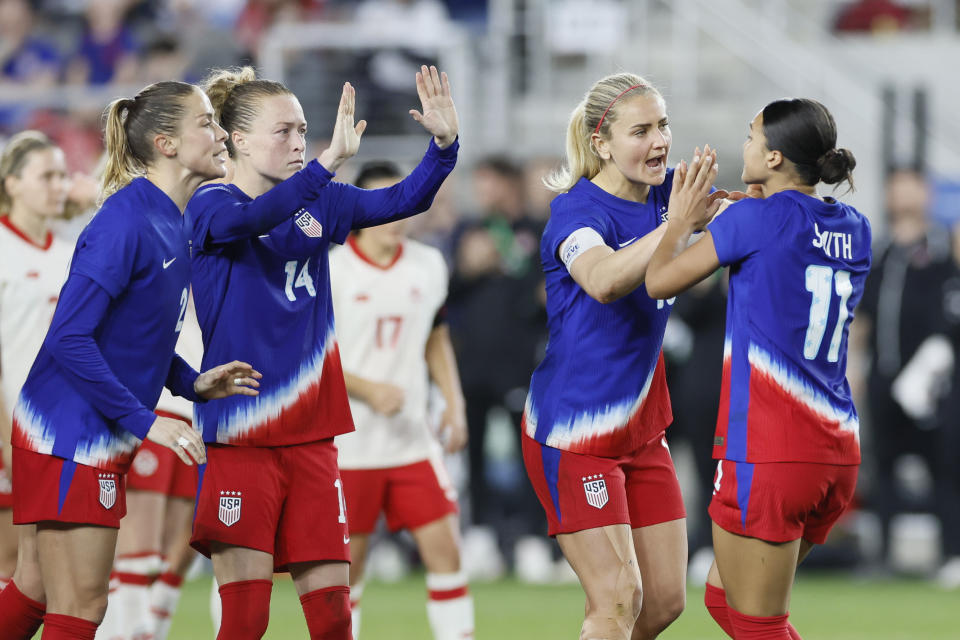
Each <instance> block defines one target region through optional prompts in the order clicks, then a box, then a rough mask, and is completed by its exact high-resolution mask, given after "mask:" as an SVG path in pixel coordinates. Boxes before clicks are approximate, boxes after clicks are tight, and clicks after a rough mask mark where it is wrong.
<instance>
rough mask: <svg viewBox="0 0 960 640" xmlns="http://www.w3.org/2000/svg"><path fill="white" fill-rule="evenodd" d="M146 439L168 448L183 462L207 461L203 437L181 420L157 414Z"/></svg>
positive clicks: (199, 462) (198, 462)
mask: <svg viewBox="0 0 960 640" xmlns="http://www.w3.org/2000/svg"><path fill="white" fill-rule="evenodd" d="M147 440H150V441H152V442H156V443H157V444H159V445H163V446H164V447H166V448H168V449H170V450H171V451H173V452H174V453H175V454H177V457H178V458H180V459H181V460H183V463H184V464H188V465H190V464H193V463H194V462H196V463H197V464H203V463H204V462H206V461H207V451H206V449H205V448H204V446H203V438H201V437H200V434H199V433H198V432H197V430H196V429H194V428H193V427H191V426H190V425H188V424H187V423H186V422H183V421H182V420H175V419H174V418H164V417H163V416H157V418H156V420H154V421H153V425H152V426H151V427H150V430H149V431H147Z"/></svg>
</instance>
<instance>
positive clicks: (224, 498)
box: [217, 491, 243, 527]
mask: <svg viewBox="0 0 960 640" xmlns="http://www.w3.org/2000/svg"><path fill="white" fill-rule="evenodd" d="M242 495H243V494H242V492H240V491H221V492H220V510H219V512H218V514H217V516H218V517H219V518H220V522H222V523H223V524H225V525H227V526H228V527H232V526H233V525H235V524H237V522H238V521H239V520H240V504H241V503H242V502H243V497H242Z"/></svg>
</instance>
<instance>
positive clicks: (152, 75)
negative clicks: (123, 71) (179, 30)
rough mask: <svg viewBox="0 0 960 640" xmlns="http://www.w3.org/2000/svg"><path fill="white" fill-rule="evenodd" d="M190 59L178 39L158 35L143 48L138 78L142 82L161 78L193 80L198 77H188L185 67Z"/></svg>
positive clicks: (151, 81) (150, 81)
mask: <svg viewBox="0 0 960 640" xmlns="http://www.w3.org/2000/svg"><path fill="white" fill-rule="evenodd" d="M189 64H190V61H189V60H188V59H187V56H186V55H184V53H183V49H182V47H181V46H180V43H179V41H178V40H177V39H176V38H174V37H173V36H158V37H156V38H154V39H153V41H151V42H150V44H148V45H147V47H146V48H145V49H144V50H143V56H142V58H141V62H140V68H141V72H140V78H139V79H140V80H142V81H143V83H144V84H151V83H154V82H160V81H161V80H184V81H187V82H195V81H197V80H198V78H189V77H188V76H187V68H188V66H189Z"/></svg>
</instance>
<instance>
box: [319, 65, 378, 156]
mask: <svg viewBox="0 0 960 640" xmlns="http://www.w3.org/2000/svg"><path fill="white" fill-rule="evenodd" d="M356 100H357V90H356V89H354V88H353V85H351V84H350V83H349V82H344V83H343V93H341V94H340V106H339V107H338V108H337V122H336V124H334V125H333V135H332V136H330V146H329V147H327V148H326V149H325V150H324V152H323V153H321V154H320V156H319V158H318V160H320V164H322V165H323V166H324V167H326V168H327V169H329V170H330V171H336V170H337V169H338V168H339V167H340V165H341V164H343V163H344V162H345V161H346V160H348V159H349V158H352V157H353V156H354V155H356V153H357V149H359V148H360V137H361V136H362V135H363V132H364V131H365V130H366V129H367V121H366V120H361V121H360V122H358V123H356V124H354V123H353V118H354V111H355V105H356Z"/></svg>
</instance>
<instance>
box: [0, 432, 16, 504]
mask: <svg viewBox="0 0 960 640" xmlns="http://www.w3.org/2000/svg"><path fill="white" fill-rule="evenodd" d="M9 446H10V445H9V444H0V447H9ZM12 480H13V478H11V477H10V469H7V468H5V467H4V466H3V457H2V456H0V509H10V508H12V507H13V482H12Z"/></svg>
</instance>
